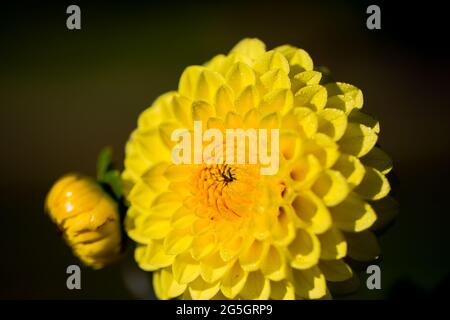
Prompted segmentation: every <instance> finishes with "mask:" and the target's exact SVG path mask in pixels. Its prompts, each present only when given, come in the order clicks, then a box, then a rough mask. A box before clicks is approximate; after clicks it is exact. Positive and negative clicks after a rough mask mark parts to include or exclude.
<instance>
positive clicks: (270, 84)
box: [259, 69, 291, 92]
mask: <svg viewBox="0 0 450 320" xmlns="http://www.w3.org/2000/svg"><path fill="white" fill-rule="evenodd" d="M259 80H260V81H261V83H262V85H263V86H264V88H265V89H266V91H268V92H270V91H273V90H277V89H290V88H291V81H290V80H289V76H288V74H287V73H285V72H284V71H283V70H281V69H275V70H270V71H268V72H266V73H265V74H263V75H262V76H261V77H260V78H259Z"/></svg>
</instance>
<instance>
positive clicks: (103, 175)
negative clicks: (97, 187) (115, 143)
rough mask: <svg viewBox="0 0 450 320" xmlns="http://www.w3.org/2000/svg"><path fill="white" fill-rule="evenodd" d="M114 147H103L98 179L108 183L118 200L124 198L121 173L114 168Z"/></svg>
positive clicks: (98, 166) (99, 157) (98, 163)
mask: <svg viewBox="0 0 450 320" xmlns="http://www.w3.org/2000/svg"><path fill="white" fill-rule="evenodd" d="M112 154H113V152H112V148H111V147H105V148H103V149H102V150H101V151H100V153H99V155H98V159H97V181H98V182H99V183H100V184H103V185H106V186H107V187H108V189H110V190H111V192H112V193H113V195H114V197H115V198H116V199H117V200H120V199H121V198H122V183H121V180H120V173H119V171H117V170H116V169H114V164H113V161H112Z"/></svg>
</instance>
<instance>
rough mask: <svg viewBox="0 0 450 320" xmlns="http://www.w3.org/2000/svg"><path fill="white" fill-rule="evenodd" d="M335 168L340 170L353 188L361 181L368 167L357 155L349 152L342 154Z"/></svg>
mask: <svg viewBox="0 0 450 320" xmlns="http://www.w3.org/2000/svg"><path fill="white" fill-rule="evenodd" d="M333 169H335V170H337V171H339V172H340V173H341V174H342V175H343V176H344V177H345V179H346V180H347V182H348V184H349V186H351V187H352V188H354V187H355V186H357V185H359V184H360V183H361V181H362V179H363V178H364V174H365V173H366V168H365V167H364V166H363V164H362V163H361V161H359V159H358V158H356V157H355V156H351V155H348V154H341V155H340V156H339V159H338V160H337V161H336V163H335V164H334V166H333Z"/></svg>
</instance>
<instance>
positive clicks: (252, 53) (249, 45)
mask: <svg viewBox="0 0 450 320" xmlns="http://www.w3.org/2000/svg"><path fill="white" fill-rule="evenodd" d="M234 52H237V53H240V54H242V55H245V56H247V57H249V58H250V59H252V60H256V59H258V58H259V57H261V56H262V55H263V54H264V52H266V45H265V44H264V42H262V41H261V40H259V39H256V38H246V39H243V40H241V41H239V43H238V44H236V45H235V46H234V48H233V49H232V50H231V53H234Z"/></svg>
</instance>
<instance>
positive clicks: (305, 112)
mask: <svg viewBox="0 0 450 320" xmlns="http://www.w3.org/2000/svg"><path fill="white" fill-rule="evenodd" d="M294 116H295V120H296V122H297V124H298V129H297V130H299V132H300V133H301V134H303V136H304V137H312V136H313V135H315V134H316V132H317V129H318V127H319V120H318V118H317V115H316V113H315V112H313V111H311V109H309V108H302V107H297V108H295V109H294Z"/></svg>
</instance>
